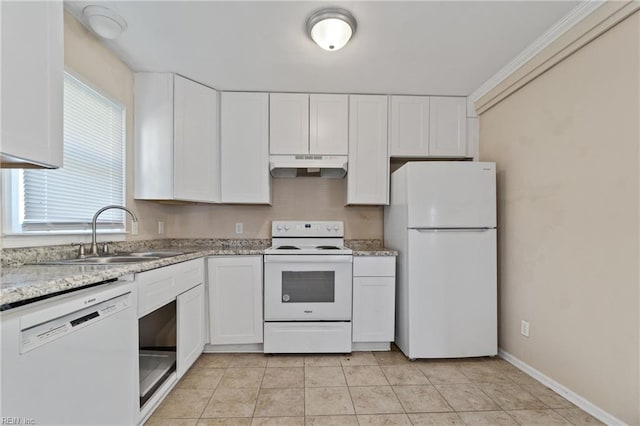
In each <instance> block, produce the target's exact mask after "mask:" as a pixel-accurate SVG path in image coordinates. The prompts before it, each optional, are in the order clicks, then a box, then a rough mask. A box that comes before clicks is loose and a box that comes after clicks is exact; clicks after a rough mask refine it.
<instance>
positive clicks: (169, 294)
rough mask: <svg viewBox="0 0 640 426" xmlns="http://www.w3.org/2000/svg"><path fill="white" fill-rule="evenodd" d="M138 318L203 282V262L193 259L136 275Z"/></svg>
mask: <svg viewBox="0 0 640 426" xmlns="http://www.w3.org/2000/svg"><path fill="white" fill-rule="evenodd" d="M137 281H138V317H142V316H145V315H146V314H148V313H149V312H152V311H154V310H156V309H157V308H159V307H161V306H163V305H165V304H167V303H169V302H171V301H172V300H174V299H175V298H176V297H177V296H178V295H179V294H181V293H184V292H185V291H187V290H189V289H190V288H193V287H195V286H197V285H198V284H201V283H203V282H204V260H203V259H194V260H190V261H188V262H183V263H177V264H175V265H170V266H165V267H163V268H158V269H153V270H151V271H146V272H141V273H140V274H138V275H137Z"/></svg>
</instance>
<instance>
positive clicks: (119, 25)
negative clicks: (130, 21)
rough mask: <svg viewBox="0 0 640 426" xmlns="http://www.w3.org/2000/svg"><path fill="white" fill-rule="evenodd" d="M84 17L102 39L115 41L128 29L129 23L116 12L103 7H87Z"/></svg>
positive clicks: (83, 13) (84, 10) (83, 11)
mask: <svg viewBox="0 0 640 426" xmlns="http://www.w3.org/2000/svg"><path fill="white" fill-rule="evenodd" d="M82 15H83V16H84V19H85V21H86V22H87V24H88V25H89V27H90V28H91V29H92V30H93V32H95V33H96V34H98V35H99V36H100V37H102V38H106V39H109V40H111V39H114V38H118V37H119V36H120V34H122V33H123V32H124V30H126V29H127V21H125V20H124V18H123V17H122V16H120V15H118V14H117V13H116V12H114V11H113V10H111V9H108V8H106V7H103V6H95V5H92V6H87V7H85V8H84V9H82Z"/></svg>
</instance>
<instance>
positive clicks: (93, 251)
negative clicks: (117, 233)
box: [91, 205, 138, 256]
mask: <svg viewBox="0 0 640 426" xmlns="http://www.w3.org/2000/svg"><path fill="white" fill-rule="evenodd" d="M110 209H120V210H124V211H125V212H127V213H129V214H130V215H131V220H133V221H134V222H137V221H138V218H137V216H136V214H135V213H134V212H132V211H131V210H129V209H128V208H126V207H124V206H116V205H113V206H106V207H103V208H101V209H100V210H98V211H97V212H96V214H94V215H93V220H92V221H91V255H92V256H97V255H98V243H97V242H96V229H97V222H98V216H100V214H101V213H102V212H103V211H105V210H110Z"/></svg>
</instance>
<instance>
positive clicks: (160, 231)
mask: <svg viewBox="0 0 640 426" xmlns="http://www.w3.org/2000/svg"><path fill="white" fill-rule="evenodd" d="M158 234H159V235H162V234H164V222H163V221H159V222H158Z"/></svg>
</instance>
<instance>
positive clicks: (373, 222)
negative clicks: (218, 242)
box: [168, 177, 382, 239]
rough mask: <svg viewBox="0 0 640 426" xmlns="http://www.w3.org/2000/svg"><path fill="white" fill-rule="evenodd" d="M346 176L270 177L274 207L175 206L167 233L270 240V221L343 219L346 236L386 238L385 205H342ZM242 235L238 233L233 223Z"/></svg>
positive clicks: (186, 236) (185, 235)
mask: <svg viewBox="0 0 640 426" xmlns="http://www.w3.org/2000/svg"><path fill="white" fill-rule="evenodd" d="M346 189H347V182H346V179H323V178H315V177H301V178H293V179H273V180H272V202H273V205H272V206H207V205H201V206H174V207H173V209H172V211H171V219H170V222H169V223H168V231H169V233H168V235H169V236H171V237H174V238H198V237H199V238H210V237H219V238H239V237H240V238H269V237H270V235H271V221H272V220H287V219H296V220H342V221H344V222H345V237H346V238H379V239H382V207H374V206H370V207H367V206H358V207H344V202H345V200H346ZM237 222H242V223H243V224H244V226H243V227H244V234H243V235H236V234H235V224H236V223H237Z"/></svg>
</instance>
